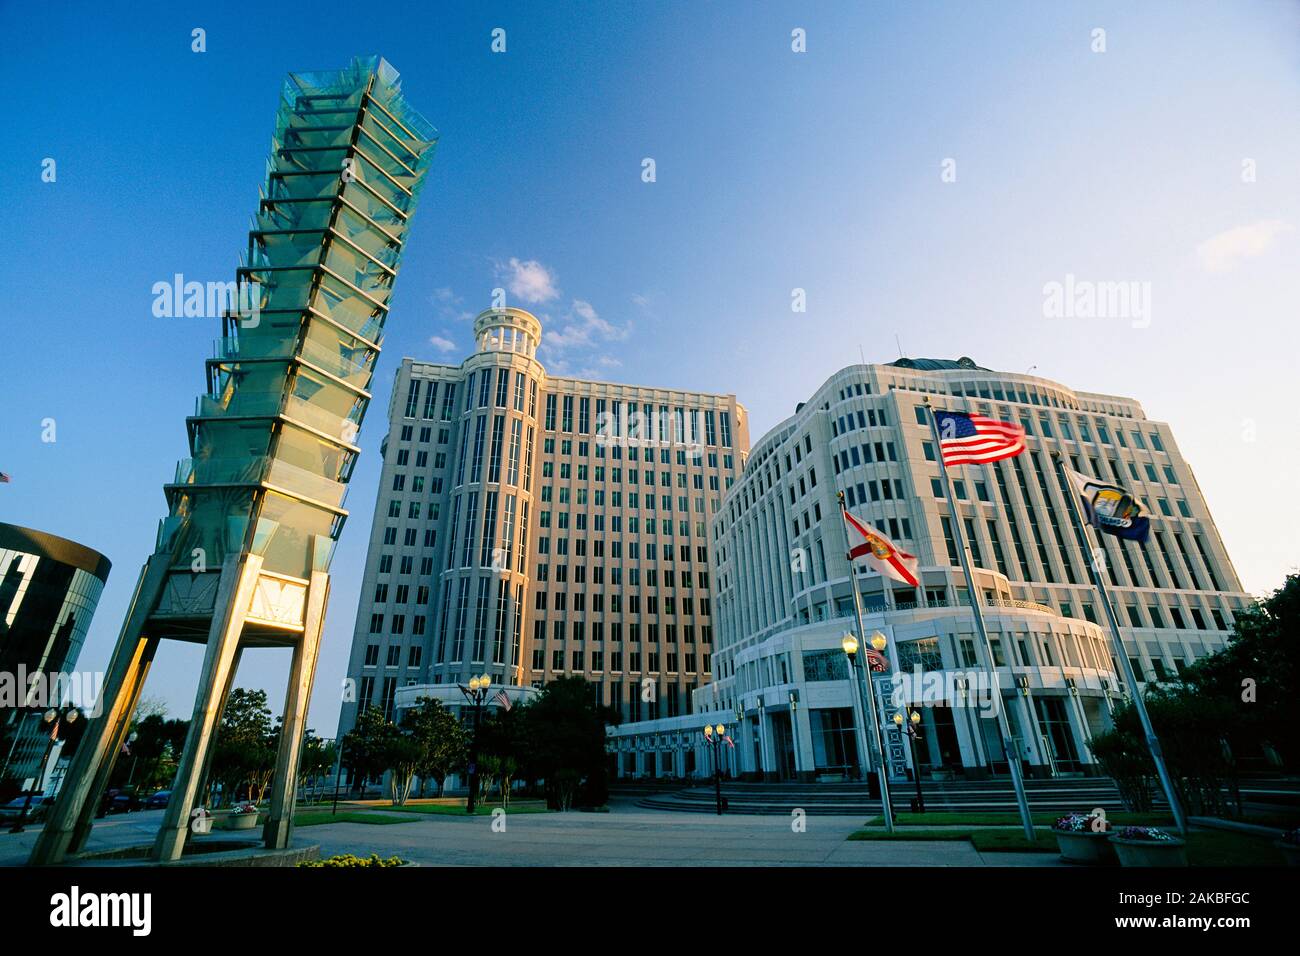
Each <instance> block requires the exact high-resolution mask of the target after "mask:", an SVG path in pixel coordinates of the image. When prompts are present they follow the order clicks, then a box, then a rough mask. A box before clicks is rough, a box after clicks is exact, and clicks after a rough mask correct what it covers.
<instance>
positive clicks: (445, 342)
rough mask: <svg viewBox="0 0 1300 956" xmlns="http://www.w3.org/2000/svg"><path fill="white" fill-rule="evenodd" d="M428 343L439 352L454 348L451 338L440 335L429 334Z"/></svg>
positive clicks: (454, 344) (449, 350)
mask: <svg viewBox="0 0 1300 956" xmlns="http://www.w3.org/2000/svg"><path fill="white" fill-rule="evenodd" d="M429 344H430V345H432V346H433V347H434V348H435V349H437V350H438V351H439V352H451V351H453V350H455V348H456V343H455V342H453V341H452V340H451V339H448V338H444V337H443V336H441V335H433V336H430V337H429Z"/></svg>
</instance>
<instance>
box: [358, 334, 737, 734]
mask: <svg viewBox="0 0 1300 956" xmlns="http://www.w3.org/2000/svg"><path fill="white" fill-rule="evenodd" d="M474 333H475V339H476V343H477V348H476V351H475V353H474V354H473V355H472V356H470V357H469V358H468V359H466V360H465V361H464V362H463V363H462V364H460V365H439V364H434V363H427V362H419V361H415V360H412V359H405V360H403V362H402V365H401V368H400V369H398V371H397V377H396V382H395V384H394V387H393V395H392V401H391V405H390V408H389V433H388V436H387V437H386V438H385V440H384V444H383V458H384V465H383V473H382V477H381V485H380V492H379V496H378V500H377V502H376V506H375V516H374V522H373V527H372V529H371V538H370V545H369V552H368V555H367V559H366V570H365V578H364V582H363V589H362V596H361V601H360V605H359V607H358V610H357V620H356V630H355V635H354V638H353V647H352V655H351V659H350V662H349V665H348V674H349V677H350V678H351V680H352V686H353V687H354V688H355V693H354V694H352V695H350V696H351V698H352V699H349V700H345V703H344V705H343V710H342V714H341V717H340V733H344V732H346V731H347V730H349V729H350V728H351V727H352V726H353V724H354V723H355V720H356V714H357V712H358V709H359V708H363V707H366V706H369V705H372V704H373V705H376V706H379V707H381V708H382V709H383V710H384V712H385V713H386V714H388V715H389V716H393V715H394V714H395V713H396V712H398V711H400V710H401V709H402V708H404V707H407V706H410V705H411V704H413V703H414V702H415V701H416V700H417V699H419V698H420V697H424V696H429V697H435V698H437V699H440V700H442V701H444V702H445V703H447V704H448V705H452V706H459V705H460V704H461V703H462V702H463V698H462V695H461V693H460V690H459V688H458V686H457V685H458V684H461V683H464V682H467V681H468V680H469V679H470V678H471V677H474V676H478V675H482V674H486V675H488V676H490V677H491V678H492V681H493V683H494V684H495V685H497V686H498V687H501V688H502V689H504V691H505V693H506V696H507V697H508V698H510V699H511V700H512V701H514V700H518V699H521V698H527V697H528V696H530V694H531V693H532V692H533V689H535V688H537V687H540V686H541V685H543V684H544V683H545V682H547V681H549V680H551V679H553V678H555V677H558V676H562V675H579V676H582V677H584V678H586V679H587V680H588V681H590V682H591V683H592V685H593V693H598V694H599V697H600V700H601V701H602V702H603V703H605V704H607V705H610V706H614V707H618V708H620V709H621V711H622V712H623V714H624V715H625V717H626V718H627V719H630V720H638V719H646V718H659V717H671V716H676V715H679V714H686V713H689V711H690V708H691V706H692V704H693V697H692V691H694V690H695V689H696V688H698V687H699V686H700V685H702V684H705V683H707V682H708V681H709V680H710V679H711V677H712V653H713V632H714V626H715V625H714V617H713V607H712V599H711V597H710V593H711V592H710V589H711V585H712V583H713V582H712V570H711V569H712V561H711V556H710V551H709V535H708V528H709V522H710V521H711V520H712V519H714V518H715V517H716V516H717V514H718V512H719V510H720V508H721V506H722V500H723V496H724V495H725V494H726V492H727V490H728V489H729V488H730V487H731V485H732V483H733V481H735V480H736V479H737V478H738V476H739V475H740V472H741V469H742V468H743V467H744V463H745V455H746V453H747V452H748V449H749V432H748V422H747V420H746V413H745V410H744V408H743V407H742V406H741V405H739V404H738V403H737V402H736V399H735V396H731V395H713V394H707V393H702V392H692V391H685V390H682V389H673V388H653V387H644V386H636V385H621V384H616V383H611V382H595V381H586V380H581V379H575V378H564V377H557V376H550V375H548V374H547V373H546V369H545V367H544V366H543V364H542V362H541V361H540V360H539V359H538V357H537V351H538V347H539V345H540V343H541V338H542V328H541V324H540V322H539V321H538V320H537V318H536V317H535V316H533V315H531V314H530V313H528V312H526V311H524V310H522V309H513V308H502V309H490V310H488V311H485V312H483V313H482V314H480V315H479V316H478V318H477V319H476V320H475V323H474Z"/></svg>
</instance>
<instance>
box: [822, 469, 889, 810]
mask: <svg viewBox="0 0 1300 956" xmlns="http://www.w3.org/2000/svg"><path fill="white" fill-rule="evenodd" d="M836 497H837V498H838V499H839V502H840V522H841V524H840V527H842V528H847V527H848V524H849V522H848V519H847V518H846V517H845V515H847V514H848V509H847V508H846V507H845V506H844V492H842V491H841V492H839V493H838V494H837V496H836ZM847 538H848V532H847V531H846V532H845V539H846V541H847ZM850 550H851V549H849V548H846V549H845V551H844V557H845V559H846V560H847V561H848V562H849V586H850V587H851V588H852V589H853V610H854V613H856V614H857V617H858V651H859V653H861V654H862V662H861V664H858V663H856V662H854V661H852V660H850V661H849V682H850V683H851V684H852V685H853V696H854V697H860V696H862V691H861V685H860V683H859V678H858V675H857V673H856V670H857V668H858V667H859V666H861V667H862V668H863V669H864V670H865V671H866V673H867V679H866V691H867V694H866V697H867V707H868V708H869V709H870V711H871V716H870V720H871V730H872V736H873V737H874V738H875V741H876V752H877V753H878V754H879V755H880V809H881V812H882V813H884V815H885V829H886V830H887V831H888V832H889V833H893V832H894V805H893V802H892V801H891V800H890V799H889V768H888V766H887V764H886V762H885V738H884V736H883V735H882V734H881V733H880V712H879V711H878V710H877V709H876V686H875V678H873V677H872V676H871V662H870V661H869V660H868V659H867V649H868V648H869V647H870V646H871V644H870V643H869V642H868V641H867V630H866V627H865V625H864V624H863V622H862V597H861V596H860V595H859V594H858V575H857V569H856V568H855V567H854V566H853V557H852V555H850V554H849V551H850ZM863 719H864V720H866V719H867V716H866V715H865V714H864V715H863ZM862 736H863V739H864V740H865V739H867V735H866V734H863V735H862ZM868 759H870V758H869V757H868V755H866V754H864V755H863V761H862V765H863V766H864V767H865V766H867V761H868ZM868 795H869V794H868Z"/></svg>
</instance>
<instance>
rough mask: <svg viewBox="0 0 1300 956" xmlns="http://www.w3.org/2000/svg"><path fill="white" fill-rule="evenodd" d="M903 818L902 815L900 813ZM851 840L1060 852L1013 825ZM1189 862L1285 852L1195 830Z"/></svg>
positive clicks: (1274, 858) (1241, 861) (876, 832)
mask: <svg viewBox="0 0 1300 956" xmlns="http://www.w3.org/2000/svg"><path fill="white" fill-rule="evenodd" d="M899 816H900V818H901V817H902V816H903V814H899ZM848 838H849V839H850V840H949V841H952V840H966V841H969V842H970V843H971V844H972V845H973V846H974V847H975V849H977V850H980V851H982V852H985V853H1053V854H1055V853H1058V852H1059V851H1058V850H1057V846H1056V839H1055V837H1053V835H1052V834H1051V833H1050V832H1042V833H1039V834H1038V840H1037V841H1036V842H1034V843H1030V842H1029V841H1028V840H1026V839H1025V835H1024V833H1023V832H1022V831H1021V830H1019V829H1017V828H1014V827H985V828H982V829H981V828H978V827H971V828H963V827H955V828H953V829H950V830H933V829H926V828H925V827H908V828H906V829H902V830H895V831H894V832H893V833H890V832H889V831H887V830H885V829H884V828H883V827H881V828H880V829H875V828H872V829H867V830H856V831H854V832H853V833H851V834H849V837H848ZM1187 862H1188V864H1189V865H1191V866H1280V865H1281V864H1282V862H1283V860H1282V851H1280V850H1279V849H1277V847H1275V846H1273V844H1272V841H1271V840H1268V839H1266V838H1264V837H1256V836H1251V835H1249V834H1242V833H1226V832H1223V831H1219V830H1194V831H1192V832H1191V833H1189V834H1188V836H1187Z"/></svg>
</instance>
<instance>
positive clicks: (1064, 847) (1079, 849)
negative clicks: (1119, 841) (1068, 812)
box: [1052, 830, 1119, 866]
mask: <svg viewBox="0 0 1300 956" xmlns="http://www.w3.org/2000/svg"><path fill="white" fill-rule="evenodd" d="M1052 832H1053V833H1055V834H1056V845H1057V846H1058V847H1060V849H1061V859H1062V860H1064V861H1065V862H1066V863H1082V864H1085V865H1088V866H1115V865H1116V864H1117V863H1119V860H1118V859H1117V858H1116V856H1115V848H1114V847H1113V846H1111V843H1110V834H1109V833H1106V832H1101V833H1095V832H1093V831H1091V830H1079V831H1072V830H1053V831H1052Z"/></svg>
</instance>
